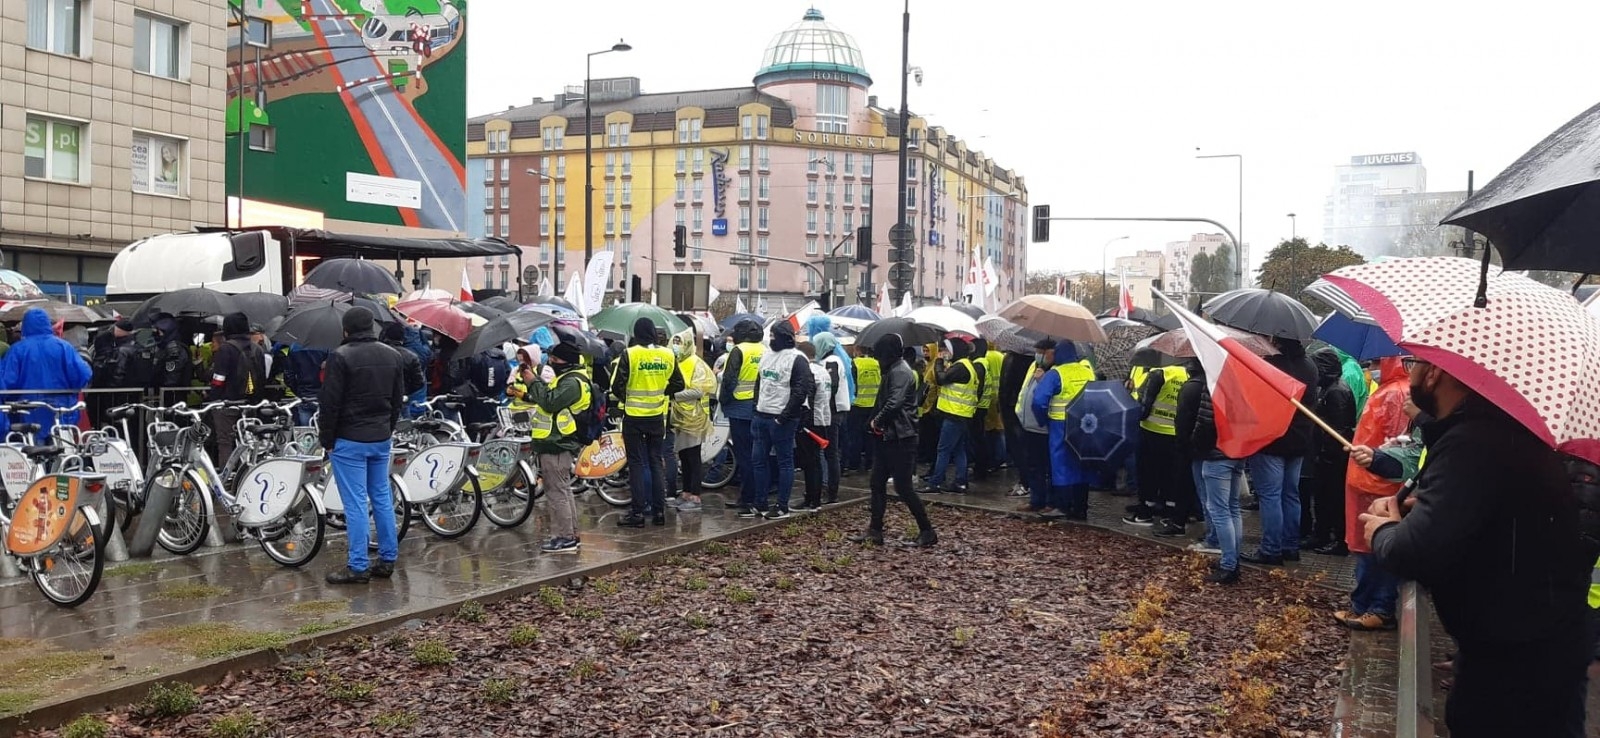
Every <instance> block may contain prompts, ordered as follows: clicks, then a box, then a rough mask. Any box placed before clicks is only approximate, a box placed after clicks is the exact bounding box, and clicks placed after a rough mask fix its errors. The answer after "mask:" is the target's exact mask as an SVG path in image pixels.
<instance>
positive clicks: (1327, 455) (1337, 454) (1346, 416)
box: [1310, 348, 1356, 476]
mask: <svg viewBox="0 0 1600 738" xmlns="http://www.w3.org/2000/svg"><path fill="white" fill-rule="evenodd" d="M1311 361H1312V363H1313V364H1315V365H1316V367H1317V404H1316V405H1315V407H1316V411H1317V417H1319V418H1322V422H1324V423H1327V424H1328V425H1330V426H1332V427H1333V429H1334V430H1336V431H1338V432H1339V435H1341V436H1344V437H1345V438H1349V437H1350V436H1351V435H1353V434H1354V433H1355V429H1356V398H1355V395H1354V394H1353V393H1351V392H1350V388H1349V387H1347V386H1345V383H1344V362H1343V361H1341V360H1340V359H1339V354H1338V353H1337V352H1335V351H1334V350H1333V349H1331V348H1325V349H1321V350H1319V351H1317V352H1316V353H1314V354H1312V355H1311ZM1316 447H1317V449H1316V465H1315V466H1316V467H1317V468H1316V469H1312V470H1310V471H1312V472H1313V473H1316V474H1319V475H1320V474H1322V473H1325V472H1327V471H1329V470H1335V469H1337V468H1338V467H1342V466H1344V464H1345V462H1346V461H1348V460H1349V459H1350V455H1349V454H1348V453H1346V452H1345V450H1344V446H1343V445H1341V444H1340V443H1339V442H1338V441H1335V440H1333V439H1332V438H1329V437H1328V434H1326V433H1318V434H1317V435H1316ZM1335 476H1337V474H1335Z"/></svg>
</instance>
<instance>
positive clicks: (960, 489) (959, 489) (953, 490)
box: [950, 484, 967, 495]
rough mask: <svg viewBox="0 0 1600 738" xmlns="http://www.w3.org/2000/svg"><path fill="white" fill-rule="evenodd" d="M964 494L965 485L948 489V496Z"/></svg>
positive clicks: (965, 490) (965, 491)
mask: <svg viewBox="0 0 1600 738" xmlns="http://www.w3.org/2000/svg"><path fill="white" fill-rule="evenodd" d="M966 493H967V485H965V484H958V485H956V486H954V487H951V488H950V494H953V495H964V494H966Z"/></svg>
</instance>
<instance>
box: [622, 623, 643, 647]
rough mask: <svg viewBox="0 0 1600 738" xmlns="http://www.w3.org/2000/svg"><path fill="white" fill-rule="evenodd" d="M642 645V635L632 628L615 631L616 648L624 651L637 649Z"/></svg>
mask: <svg viewBox="0 0 1600 738" xmlns="http://www.w3.org/2000/svg"><path fill="white" fill-rule="evenodd" d="M641 643H644V634H643V633H640V632H639V631H638V630H636V629H634V628H621V629H619V630H618V631H617V648H620V649H622V650H624V651H627V650H630V649H634V648H638V647H639V644H641Z"/></svg>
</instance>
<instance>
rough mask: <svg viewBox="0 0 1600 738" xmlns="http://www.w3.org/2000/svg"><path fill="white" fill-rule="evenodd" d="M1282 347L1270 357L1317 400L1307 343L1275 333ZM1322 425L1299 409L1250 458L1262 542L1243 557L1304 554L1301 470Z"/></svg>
mask: <svg viewBox="0 0 1600 738" xmlns="http://www.w3.org/2000/svg"><path fill="white" fill-rule="evenodd" d="M1272 341H1273V345H1275V346H1277V347H1278V354H1277V355H1276V356H1268V357H1267V363H1268V364H1271V365H1272V366H1273V367H1276V368H1277V369H1278V370H1279V371H1282V372H1283V373H1284V374H1287V375H1289V376H1290V377H1292V378H1294V380H1295V381H1297V382H1299V383H1301V384H1303V385H1305V387H1306V392H1305V397H1304V398H1303V401H1304V402H1305V403H1306V404H1307V405H1315V404H1316V400H1317V398H1316V388H1317V377H1318V375H1317V366H1316V364H1313V363H1312V362H1311V357H1309V356H1307V355H1306V348H1305V345H1304V344H1302V343H1300V342H1299V341H1295V340H1292V339H1287V338H1274V339H1272ZM1316 433H1317V427H1316V425H1315V424H1314V423H1312V422H1311V418H1309V417H1306V415H1305V414H1304V413H1295V415H1294V419H1293V420H1291V421H1289V429H1288V430H1287V431H1285V432H1284V434H1283V435H1282V436H1280V437H1278V440H1276V441H1273V442H1272V443H1270V444H1267V447H1266V448H1264V449H1261V450H1260V451H1258V452H1256V453H1255V454H1254V455H1252V456H1251V457H1250V458H1249V459H1248V460H1247V462H1246V463H1247V465H1248V467H1249V469H1250V485H1251V489H1252V490H1253V491H1254V492H1255V496H1256V500H1257V501H1258V502H1260V503H1261V548H1260V550H1258V551H1256V552H1255V553H1253V554H1240V556H1239V558H1241V559H1243V560H1245V561H1247V562H1249V563H1252V564H1267V565H1272V566H1276V565H1281V564H1282V563H1283V562H1285V561H1299V560H1300V471H1301V469H1302V468H1303V467H1304V466H1305V460H1306V457H1307V456H1310V455H1311V453H1312V452H1313V451H1314V450H1315V448H1314V447H1313V444H1315V443H1316Z"/></svg>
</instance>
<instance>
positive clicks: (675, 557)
mask: <svg viewBox="0 0 1600 738" xmlns="http://www.w3.org/2000/svg"><path fill="white" fill-rule="evenodd" d="M661 563H663V564H666V565H667V566H673V567H677V568H679V569H682V568H685V567H692V566H694V559H691V558H689V557H688V556H684V555H683V554H667V555H666V556H665V557H664V558H662V559H661Z"/></svg>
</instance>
